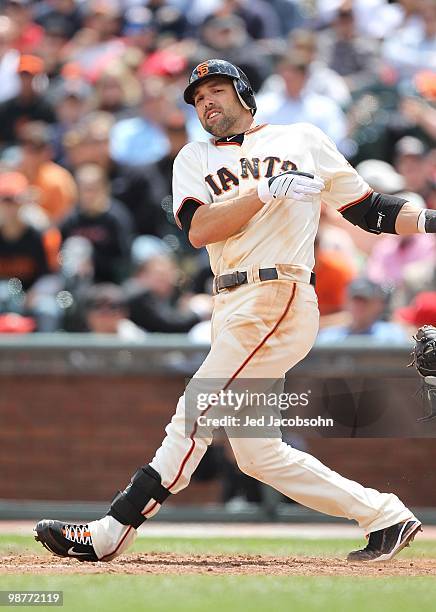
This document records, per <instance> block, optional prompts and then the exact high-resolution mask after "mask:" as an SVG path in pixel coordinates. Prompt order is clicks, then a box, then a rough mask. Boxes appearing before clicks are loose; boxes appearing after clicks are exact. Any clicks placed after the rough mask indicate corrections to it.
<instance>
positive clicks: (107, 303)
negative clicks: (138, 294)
mask: <svg viewBox="0 0 436 612" xmlns="http://www.w3.org/2000/svg"><path fill="white" fill-rule="evenodd" d="M84 310H85V319H86V324H87V328H88V331H90V332H92V333H93V334H115V335H116V336H117V337H118V338H119V339H120V340H124V341H126V342H143V341H144V340H145V338H146V337H147V334H146V333H145V332H144V331H143V330H142V329H140V328H139V327H138V326H137V325H135V324H134V323H133V322H132V321H130V319H129V318H128V307H127V304H126V301H125V298H124V294H123V291H122V289H121V288H120V287H118V286H117V285H112V284H110V283H104V284H100V285H94V286H92V287H90V288H89V289H88V291H87V293H86V298H85V304H84Z"/></svg>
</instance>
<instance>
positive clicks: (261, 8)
mask: <svg viewBox="0 0 436 612" xmlns="http://www.w3.org/2000/svg"><path fill="white" fill-rule="evenodd" d="M214 14H215V15H217V16H218V17H229V16H230V15H237V16H238V17H241V19H243V20H244V21H245V25H246V28H247V32H248V34H249V35H250V36H251V37H252V38H254V39H259V40H260V39H272V38H279V37H280V31H281V28H280V23H279V20H278V16H277V13H276V11H275V10H274V7H273V6H271V4H270V3H269V2H266V1H265V0H222V2H221V3H220V5H219V7H218V8H217V9H215V11H214Z"/></svg>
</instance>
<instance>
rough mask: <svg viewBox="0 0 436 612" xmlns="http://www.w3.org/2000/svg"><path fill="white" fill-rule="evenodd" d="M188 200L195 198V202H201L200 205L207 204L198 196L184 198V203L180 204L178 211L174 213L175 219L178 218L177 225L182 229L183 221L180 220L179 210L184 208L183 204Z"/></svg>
mask: <svg viewBox="0 0 436 612" xmlns="http://www.w3.org/2000/svg"><path fill="white" fill-rule="evenodd" d="M188 200H194V202H198V203H199V204H200V206H203V205H204V204H205V202H202V201H201V200H199V199H198V198H193V197H192V196H188V197H187V198H184V199H183V201H182V203H181V204H180V206H179V208H178V209H177V212H176V213H175V214H174V219H175V220H176V223H177V227H179V228H180V229H182V225H181V223H180V221H179V212H180V211H181V210H182V206H183V204H184V203H185V202H187V201H188Z"/></svg>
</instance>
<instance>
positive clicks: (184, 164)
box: [35, 59, 436, 561]
mask: <svg viewBox="0 0 436 612" xmlns="http://www.w3.org/2000/svg"><path fill="white" fill-rule="evenodd" d="M184 98H185V101H186V102H187V103H188V104H192V105H193V106H194V107H195V109H196V111H197V115H198V118H199V120H200V122H201V123H202V125H203V127H204V128H205V129H206V130H207V131H208V132H209V133H210V134H211V138H210V140H209V142H193V143H189V144H187V145H186V146H185V147H183V149H182V150H181V151H180V153H179V155H178V156H177V158H176V160H175V162H174V172H173V199H174V215H175V218H176V221H177V224H178V225H179V227H180V228H181V230H182V231H183V232H185V234H186V235H187V236H188V237H189V240H190V242H191V243H192V244H193V246H194V247H202V246H206V247H207V250H208V253H209V257H210V263H211V267H212V270H213V273H214V275H215V281H214V286H215V298H214V312H213V317H212V343H211V350H210V352H209V354H208V355H207V357H206V359H205V361H204V363H203V364H202V366H201V367H200V369H199V370H198V372H197V373H196V374H195V376H194V377H193V379H192V381H193V382H194V383H195V382H196V381H197V382H198V381H200V382H201V381H203V380H220V381H224V382H223V383H222V387H221V388H222V389H226V388H228V386H229V385H230V384H231V383H232V382H233V381H236V380H237V379H238V378H244V379H249V378H251V379H255V380H260V379H276V380H277V379H283V378H284V376H285V374H286V372H287V371H288V370H289V369H290V368H292V367H293V366H294V365H295V364H296V363H298V362H299V361H300V360H301V359H303V358H304V357H305V355H306V354H307V353H308V352H309V350H310V349H311V347H312V345H313V343H314V341H315V338H316V335H317V331H318V307H317V298H316V294H315V290H314V286H313V284H314V276H313V273H312V269H313V266H314V254H313V252H314V239H315V235H316V232H317V227H318V220H319V215H320V206H321V200H323V201H324V202H326V203H327V204H329V205H330V206H333V207H335V208H336V209H337V210H338V211H339V212H340V213H342V215H343V216H344V217H345V218H346V219H347V220H348V221H350V222H351V223H354V224H355V225H359V226H360V227H362V228H363V229H365V230H366V231H369V232H374V233H377V234H379V233H381V232H385V233H392V234H395V233H398V234H407V233H414V232H422V233H424V232H433V233H434V232H435V228H436V213H435V212H434V211H428V210H425V211H421V210H420V209H417V208H416V207H415V206H414V205H412V204H411V203H410V202H407V201H405V200H403V199H401V198H397V197H394V196H388V195H384V194H381V193H375V192H374V191H372V190H371V189H370V187H369V186H368V185H367V183H365V181H364V180H363V179H362V178H361V177H360V176H359V175H358V174H357V172H356V171H355V170H354V169H353V168H352V167H351V166H350V164H349V163H348V162H347V161H346V160H345V159H344V157H343V156H342V155H341V154H340V153H339V152H338V150H337V149H336V147H335V145H334V144H333V143H332V142H331V141H330V140H329V139H328V138H327V137H326V136H325V134H324V133H323V132H321V131H320V130H319V129H318V128H316V127H314V126H312V125H309V124H290V125H257V124H256V123H255V121H254V115H255V113H256V101H255V98H254V96H253V91H252V88H251V86H250V83H249V81H248V79H247V77H246V76H245V74H244V73H243V72H242V71H241V70H240V69H239V68H238V67H237V66H234V65H232V64H230V63H228V62H226V61H222V60H215V59H213V60H208V61H205V62H203V63H201V64H200V65H198V66H197V67H196V68H195V69H194V70H193V72H192V75H191V77H190V81H189V84H188V86H187V88H186V90H185V93H184ZM192 381H191V383H192ZM191 383H190V384H191ZM188 386H189V385H188ZM209 408H210V406H208V407H206V408H205V409H204V410H203V411H202V413H201V414H202V415H205V414H206V413H207V411H208V410H209ZM189 420H190V418H188V417H187V411H186V392H185V394H184V395H183V396H182V397H181V398H180V399H179V401H178V404H177V409H176V412H175V414H174V416H173V418H172V420H171V422H170V423H169V425H168V426H167V428H166V437H165V438H164V440H163V442H162V445H161V447H160V448H159V449H158V450H157V452H156V454H155V456H154V458H153V459H152V461H151V462H150V463H149V464H146V465H144V466H142V467H140V468H139V469H138V470H137V471H136V473H135V474H134V475H133V476H132V478H131V481H130V483H129V484H128V486H127V487H126V489H125V490H124V491H122V492H119V493H118V494H117V495H116V496H115V498H114V499H113V501H112V503H111V505H110V508H109V510H108V513H107V515H106V516H104V517H103V518H101V519H100V520H97V521H93V522H90V523H88V524H86V525H85V524H79V525H77V524H67V523H64V522H61V521H55V520H42V521H40V522H39V523H38V524H37V525H36V528H35V530H36V534H37V535H36V539H37V540H39V541H41V542H42V544H43V545H44V546H45V547H46V548H48V549H49V550H50V551H51V552H52V553H54V554H56V555H59V556H61V557H67V556H71V557H76V558H77V559H80V560H82V561H97V560H100V561H109V560H111V559H113V558H114V557H116V556H118V555H120V554H121V553H122V552H123V551H125V550H126V549H127V548H128V547H129V546H130V545H131V544H132V542H133V541H134V539H135V536H136V530H137V528H138V527H139V526H140V525H141V524H142V523H143V522H144V521H145V520H147V519H149V518H151V517H153V516H154V515H155V514H156V513H157V512H158V511H159V509H160V507H161V505H162V504H163V503H164V502H165V500H166V499H167V498H168V497H169V496H170V495H175V494H176V493H178V492H179V491H181V490H182V489H184V488H185V487H186V486H187V485H188V484H189V481H190V478H191V476H192V473H193V472H194V470H195V469H196V467H197V465H198V464H199V462H200V460H201V458H202V457H203V455H204V453H205V451H206V449H207V446H208V444H210V443H211V441H212V432H211V431H209V430H208V429H207V428H206V429H205V428H200V427H199V426H198V422H197V420H196V419H195V418H194V419H193V420H192V423H189ZM187 422H188V425H189V426H188V427H187ZM229 441H230V444H231V446H232V449H233V452H234V454H235V457H236V460H237V462H238V465H239V467H240V469H241V470H242V471H243V472H245V473H246V474H249V475H250V476H253V477H255V478H257V479H258V480H260V481H262V482H264V483H266V484H268V485H271V486H272V487H274V488H276V489H277V490H278V491H280V492H281V493H283V494H284V495H287V496H288V497H290V498H292V499H293V500H295V501H297V502H299V503H300V504H303V505H305V506H308V507H310V508H314V509H315V510H318V511H320V512H324V513H326V514H330V515H332V516H339V517H346V518H348V519H354V520H356V521H357V522H358V524H359V525H360V526H361V527H362V528H363V529H364V531H365V533H366V534H367V536H368V542H367V545H366V547H365V548H363V549H362V550H358V551H354V552H351V553H350V554H349V556H348V559H349V560H350V561H383V560H388V559H391V558H392V557H393V556H394V555H396V554H397V553H398V552H399V551H400V550H401V549H402V548H404V547H405V546H407V545H408V544H409V543H410V542H411V541H412V540H413V538H414V536H415V535H416V533H417V532H418V531H419V530H420V528H421V523H420V522H419V521H418V520H417V519H416V518H415V516H414V515H413V514H412V512H411V511H410V510H409V509H408V508H406V507H405V506H404V504H403V503H402V502H401V501H400V500H399V499H398V497H397V496H395V495H393V494H390V493H380V492H379V491H376V490H375V489H370V488H366V487H363V486H362V485H360V484H358V483H357V482H353V481H351V480H348V479H347V478H344V477H342V476H340V475H339V474H337V473H336V472H334V471H332V470H330V469H329V468H328V467H326V466H325V465H323V464H322V463H321V462H320V461H318V460H317V459H315V458H314V457H312V456H311V455H309V454H307V453H304V452H301V451H299V450H296V449H294V448H292V447H291V446H289V445H288V444H286V443H284V442H283V441H282V440H281V438H280V437H267V438H266V437H230V439H229Z"/></svg>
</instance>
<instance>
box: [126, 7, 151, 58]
mask: <svg viewBox="0 0 436 612" xmlns="http://www.w3.org/2000/svg"><path fill="white" fill-rule="evenodd" d="M122 33H123V36H124V37H125V38H124V42H125V44H126V45H127V46H128V47H130V48H135V49H138V51H140V52H142V53H144V54H149V53H150V52H151V51H152V50H153V49H154V48H155V47H156V40H157V26H156V24H155V23H154V21H153V15H152V13H151V11H150V9H148V8H146V7H145V6H131V7H129V8H128V9H127V10H126V12H125V13H124V28H123V32H122Z"/></svg>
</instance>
